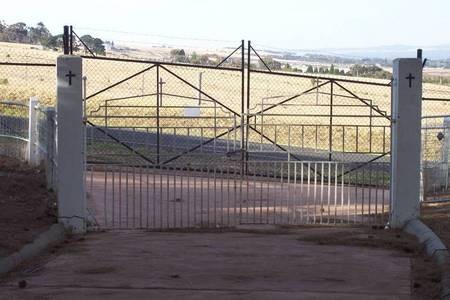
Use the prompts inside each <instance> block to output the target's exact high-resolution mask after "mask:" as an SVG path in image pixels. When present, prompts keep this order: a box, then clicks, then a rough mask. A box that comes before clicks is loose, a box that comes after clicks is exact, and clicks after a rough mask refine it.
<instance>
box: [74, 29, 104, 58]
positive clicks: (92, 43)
mask: <svg viewBox="0 0 450 300" xmlns="http://www.w3.org/2000/svg"><path fill="white" fill-rule="evenodd" d="M80 39H81V40H82V41H83V42H84V43H85V44H86V46H87V47H88V48H89V49H91V51H92V52H94V53H95V54H99V55H105V54H106V52H105V46H104V45H103V41H102V40H101V39H99V38H94V37H92V36H91V35H89V34H87V35H83V36H82V37H81V38H80Z"/></svg>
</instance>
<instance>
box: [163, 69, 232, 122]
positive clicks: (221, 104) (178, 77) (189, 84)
mask: <svg viewBox="0 0 450 300" xmlns="http://www.w3.org/2000/svg"><path fill="white" fill-rule="evenodd" d="M159 67H160V68H161V69H164V70H165V71H167V72H168V73H169V74H171V75H172V76H174V77H175V78H177V79H178V80H181V81H182V82H184V83H185V84H187V85H188V86H190V87H191V88H193V89H194V90H196V91H197V92H199V93H201V94H202V95H204V96H205V97H208V98H209V99H211V100H212V101H213V102H216V103H217V104H219V105H220V106H222V107H223V108H225V109H226V110H228V111H229V112H231V113H232V114H234V115H236V116H240V114H238V113H237V112H235V111H234V110H232V109H231V108H229V107H228V106H226V105H225V104H223V103H222V102H220V101H219V100H217V99H214V98H213V97H212V96H210V95H208V94H207V93H205V92H204V91H202V90H200V89H199V88H198V87H196V86H195V85H193V84H192V83H190V82H189V81H187V80H185V79H183V78H182V77H181V76H179V75H178V74H176V73H174V72H172V71H171V70H169V69H167V68H166V67H164V66H163V65H159Z"/></svg>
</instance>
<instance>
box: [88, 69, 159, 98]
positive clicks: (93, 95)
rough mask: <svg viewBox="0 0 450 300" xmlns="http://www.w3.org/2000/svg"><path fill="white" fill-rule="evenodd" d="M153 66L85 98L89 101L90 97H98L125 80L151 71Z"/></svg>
mask: <svg viewBox="0 0 450 300" xmlns="http://www.w3.org/2000/svg"><path fill="white" fill-rule="evenodd" d="M155 66H156V65H152V66H150V67H148V68H145V69H143V70H141V71H139V72H137V73H134V74H133V75H130V76H128V77H126V78H124V79H122V80H119V81H117V82H116V83H113V84H111V85H110V86H108V87H106V88H104V89H101V90H100V91H97V92H95V93H93V94H92V95H89V96H87V97H86V100H88V99H90V98H92V97H95V96H97V95H99V94H101V93H103V92H106V91H107V90H109V89H111V88H113V87H116V86H118V85H119V84H122V83H124V82H126V81H127V80H130V79H132V78H134V77H136V76H139V75H141V74H142V73H145V72H147V71H150V70H151V69H153V68H154V67H155Z"/></svg>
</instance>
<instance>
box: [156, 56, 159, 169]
mask: <svg viewBox="0 0 450 300" xmlns="http://www.w3.org/2000/svg"><path fill="white" fill-rule="evenodd" d="M159 93H160V90H159V64H158V65H156V164H157V165H159V99H160V95H159Z"/></svg>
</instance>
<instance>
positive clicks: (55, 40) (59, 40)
mask: <svg viewBox="0 0 450 300" xmlns="http://www.w3.org/2000/svg"><path fill="white" fill-rule="evenodd" d="M80 39H81V40H82V41H83V42H84V43H85V44H86V46H88V47H89V49H91V51H92V52H94V53H95V54H99V55H105V54H106V53H105V46H104V42H103V41H102V40H101V39H99V38H96V37H92V36H91V35H83V36H81V37H80ZM0 42H8V43H24V44H32V45H42V46H43V47H44V48H47V49H53V50H55V51H58V50H60V49H62V47H63V35H62V34H57V35H52V34H51V32H50V30H48V28H47V27H46V26H45V25H44V23H43V22H39V23H37V24H36V26H28V25H27V24H26V23H23V22H18V23H14V24H10V25H8V24H6V23H5V22H3V21H0ZM73 50H74V51H81V50H86V49H84V46H83V45H82V43H81V42H80V41H78V40H77V39H74V45H73Z"/></svg>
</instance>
